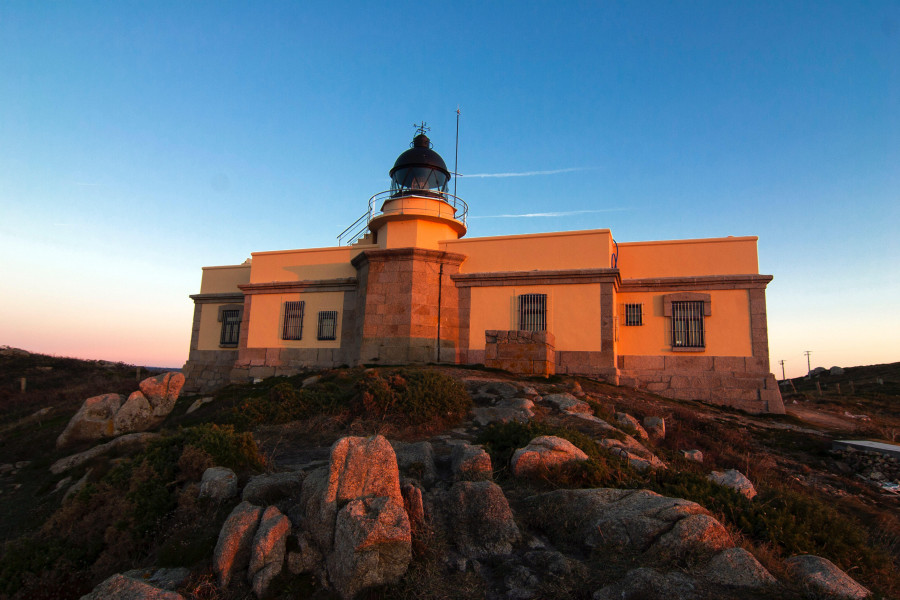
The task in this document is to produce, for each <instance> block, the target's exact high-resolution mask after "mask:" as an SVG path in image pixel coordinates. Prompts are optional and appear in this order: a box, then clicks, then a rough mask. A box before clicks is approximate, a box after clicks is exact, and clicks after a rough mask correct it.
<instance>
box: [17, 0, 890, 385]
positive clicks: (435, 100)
mask: <svg viewBox="0 0 900 600" xmlns="http://www.w3.org/2000/svg"><path fill="white" fill-rule="evenodd" d="M457 106H459V107H460V109H461V112H462V118H461V122H460V146H459V171H460V173H462V174H464V175H466V174H468V175H470V176H469V177H461V178H459V180H458V183H457V185H458V193H459V195H460V196H462V197H463V198H464V199H465V200H466V201H467V202H468V204H469V206H470V217H471V220H470V230H469V235H470V236H482V235H500V234H511V233H530V232H539V231H556V230H565V229H589V228H601V227H609V228H610V229H612V231H613V234H614V236H615V237H616V239H617V240H619V241H637V240H651V239H673V238H695V237H718V236H725V235H758V236H759V238H760V240H759V254H760V271H761V272H763V273H769V274H772V275H774V276H775V280H774V281H773V283H772V284H770V286H769V289H768V300H769V330H770V347H771V353H772V364H773V369H777V368H778V367H777V361H778V360H780V359H784V360H786V361H787V363H786V365H787V370H788V374H789V375H790V374H792V373H793V374H799V373H800V372H804V371H805V358H804V357H803V355H802V352H803V351H804V350H807V349H808V350H812V351H813V366H815V365H817V364H821V365H824V366H826V367H827V366H831V365H834V364H838V365H844V366H851V365H856V364H869V363H874V362H892V361H897V360H900V343H898V341H897V340H898V338H900V311H898V304H900V303H898V297H900V267H898V265H900V243H898V241H897V233H896V232H897V228H898V222H900V208H898V207H900V2H896V1H893V2H839V3H833V2H771V3H766V2H752V3H743V4H738V3H732V2H683V3H671V2H659V3H656V2H631V3H594V2H584V3H575V2H556V3H550V2H542V3H531V2H509V3H505V2H492V3H485V2H455V3H437V2H409V3H399V2H398V3H390V4H388V3H377V4H376V3H351V2H329V3H314V2H303V3H299V2H291V3H288V2H257V3H249V2H245V3H238V2H169V3H167V2H152V3H150V2H146V3H138V2H41V3H37V2H18V1H8V2H3V3H0V252H2V255H3V261H2V265H3V266H2V270H0V273H2V277H0V296H2V298H0V314H2V315H3V318H2V319H0V344H10V345H13V346H19V347H24V348H27V349H31V350H35V351H43V352H50V353H55V354H66V355H77V356H84V357H91V358H106V359H112V360H124V361H129V362H141V363H148V364H162V365H167V366H179V365H180V364H181V363H182V362H183V361H184V359H185V358H186V356H187V350H188V341H189V332H190V322H191V315H192V303H191V302H190V300H189V299H188V298H187V295H188V294H190V293H195V292H196V291H197V290H198V289H199V279H200V267H201V266H203V265H216V264H234V263H240V262H242V261H243V260H244V259H245V258H247V257H248V256H249V255H250V252H253V251H259V250H275V249H285V248H303V247H316V246H330V245H334V243H335V236H336V235H337V234H338V233H339V232H340V231H341V230H342V229H343V228H344V227H345V226H346V225H348V224H349V223H350V222H352V221H353V220H354V219H355V218H356V217H357V216H359V215H360V214H361V213H362V212H363V211H364V210H365V208H366V201H367V199H368V198H369V196H371V195H372V194H373V193H375V192H378V191H381V190H383V189H385V188H387V187H388V177H387V172H388V170H389V168H390V167H391V165H392V164H393V160H394V159H395V158H396V156H397V155H398V154H399V153H400V152H401V151H403V150H404V149H405V148H406V147H407V146H408V143H409V140H410V138H411V136H412V134H413V127H412V124H413V123H414V122H418V121H420V120H425V121H427V122H428V124H429V126H430V127H431V131H430V132H429V133H430V136H431V138H432V141H433V142H434V146H435V149H436V150H437V151H438V152H440V153H441V154H442V155H443V156H444V158H445V159H447V162H448V164H452V160H453V147H454V138H455V127H456V123H455V117H456V113H455V110H456V108H457ZM534 172H553V173H543V174H533V175H523V176H516V177H474V176H472V175H478V174H501V173H534ZM535 213H572V214H568V215H565V214H563V215H560V216H555V217H549V216H543V217H495V218H486V217H491V216H493V215H510V214H516V215H518V214H535Z"/></svg>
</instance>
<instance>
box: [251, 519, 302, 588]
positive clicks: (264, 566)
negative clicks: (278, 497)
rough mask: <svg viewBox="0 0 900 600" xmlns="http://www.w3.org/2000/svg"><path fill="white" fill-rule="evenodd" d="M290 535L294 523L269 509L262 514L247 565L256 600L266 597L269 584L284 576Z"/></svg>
mask: <svg viewBox="0 0 900 600" xmlns="http://www.w3.org/2000/svg"><path fill="white" fill-rule="evenodd" d="M290 532H291V522H290V521H289V520H288V518H287V517H286V516H284V515H283V514H281V511H280V510H278V509H277V508H275V507H274V506H270V507H269V508H267V509H266V510H265V511H264V512H263V514H262V516H261V517H260V521H259V526H258V527H257V528H256V533H255V535H254V536H253V543H252V544H251V547H250V562H249V563H248V565H247V580H248V581H249V582H250V584H251V586H252V587H253V592H254V593H255V594H256V597H257V598H263V597H265V596H266V594H267V593H268V591H269V584H270V583H272V580H273V579H275V577H277V576H278V574H279V573H281V568H282V566H283V565H284V554H285V549H286V547H287V537H288V534H289V533H290Z"/></svg>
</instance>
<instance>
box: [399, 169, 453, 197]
mask: <svg viewBox="0 0 900 600" xmlns="http://www.w3.org/2000/svg"><path fill="white" fill-rule="evenodd" d="M448 182H449V178H448V177H447V175H446V173H443V172H441V171H439V170H438V169H435V168H433V167H406V168H403V169H397V170H396V171H394V175H393V177H391V193H392V195H394V196H403V195H407V194H409V193H410V192H412V191H432V192H446V191H447V184H448Z"/></svg>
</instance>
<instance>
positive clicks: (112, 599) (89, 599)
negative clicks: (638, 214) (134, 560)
mask: <svg viewBox="0 0 900 600" xmlns="http://www.w3.org/2000/svg"><path fill="white" fill-rule="evenodd" d="M81 600H184V597H183V596H182V595H181V594H179V593H177V592H170V591H169V590H163V589H160V588H158V587H154V586H152V585H149V584H146V583H144V582H142V581H138V580H137V579H132V578H130V577H126V576H124V575H119V574H118V573H116V574H115V575H112V576H111V577H109V578H107V579H105V580H103V581H102V582H101V583H100V584H98V585H97V587H95V588H94V589H93V590H92V591H91V593H90V594H86V595H84V596H82V597H81Z"/></svg>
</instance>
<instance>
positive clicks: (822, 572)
mask: <svg viewBox="0 0 900 600" xmlns="http://www.w3.org/2000/svg"><path fill="white" fill-rule="evenodd" d="M784 564H785V565H786V566H787V568H788V572H789V573H790V574H791V576H792V577H793V578H794V579H796V580H797V581H799V582H800V583H801V584H803V585H805V586H806V587H807V588H809V589H810V590H811V591H812V592H813V593H816V594H822V595H825V596H829V597H831V598H846V599H848V600H862V599H863V598H868V597H869V596H870V595H871V594H872V592H870V591H869V590H868V589H866V588H864V587H863V586H861V585H860V584H859V583H857V581H856V580H855V579H853V578H852V577H850V576H849V575H847V574H846V573H844V572H843V571H842V570H841V569H840V568H838V566H837V565H835V564H834V563H833V562H831V561H830V560H828V559H826V558H822V557H820V556H813V555H812V554H801V555H799V556H793V557H791V558H789V559H787V560H786V561H784Z"/></svg>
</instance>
